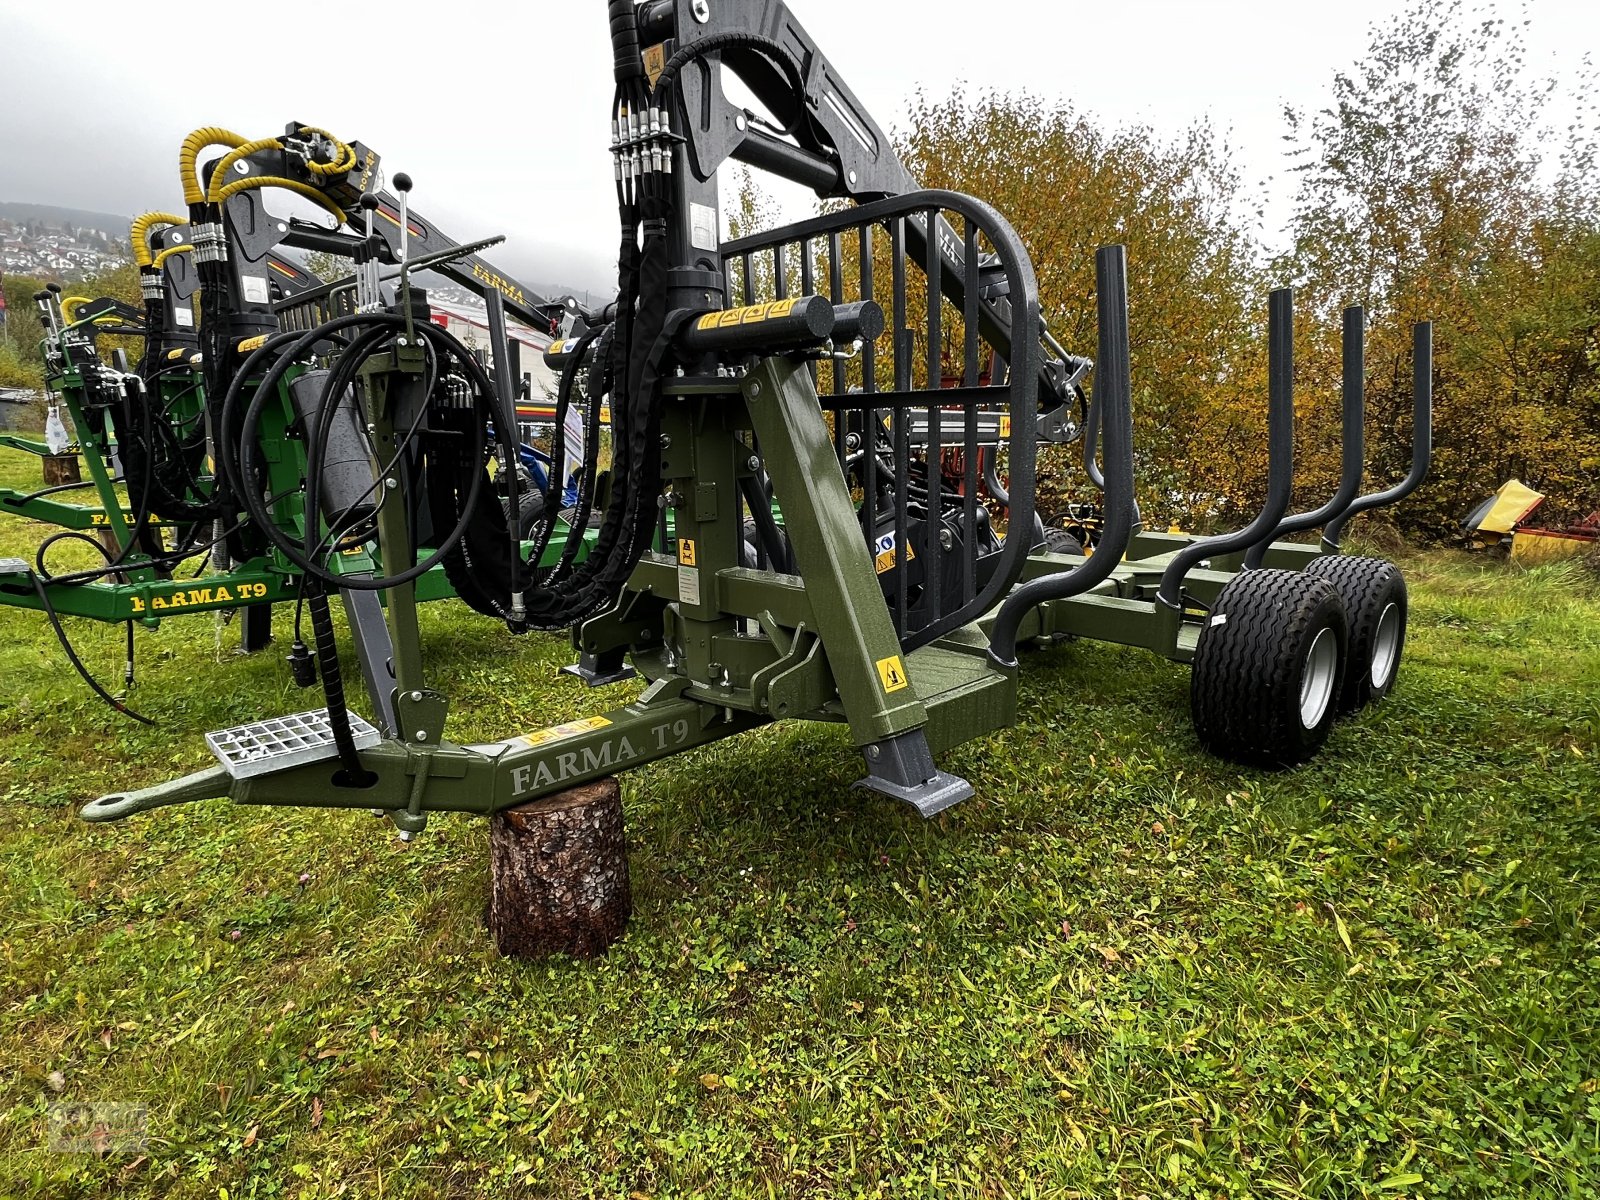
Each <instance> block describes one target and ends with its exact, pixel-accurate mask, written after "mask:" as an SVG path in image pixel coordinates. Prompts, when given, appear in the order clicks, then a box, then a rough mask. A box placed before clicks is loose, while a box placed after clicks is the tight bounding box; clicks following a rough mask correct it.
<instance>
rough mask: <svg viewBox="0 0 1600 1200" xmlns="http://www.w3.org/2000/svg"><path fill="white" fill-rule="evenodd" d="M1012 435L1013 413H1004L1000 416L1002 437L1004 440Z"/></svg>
mask: <svg viewBox="0 0 1600 1200" xmlns="http://www.w3.org/2000/svg"><path fill="white" fill-rule="evenodd" d="M1010 436H1011V414H1010V413H1003V414H1001V417H1000V437H1001V439H1002V440H1004V439H1006V438H1009V437H1010Z"/></svg>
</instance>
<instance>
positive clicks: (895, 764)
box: [855, 729, 972, 817]
mask: <svg viewBox="0 0 1600 1200" xmlns="http://www.w3.org/2000/svg"><path fill="white" fill-rule="evenodd" d="M865 753H866V758H867V766H869V767H870V768H871V769H872V773H871V774H870V775H868V776H867V777H866V778H865V779H862V780H859V781H858V782H857V783H856V785H855V786H856V787H858V788H865V789H867V790H868V791H870V792H877V793H878V794H879V795H882V796H888V797H890V798H891V799H894V800H902V801H904V802H905V803H907V804H909V805H911V807H912V808H914V809H916V810H917V811H918V812H919V813H921V814H922V815H923V816H925V817H931V816H933V815H934V814H935V813H941V812H943V811H944V810H945V809H947V808H949V807H950V806H951V805H952V804H959V803H960V802H961V801H963V800H965V799H967V798H968V797H969V796H971V795H972V785H971V784H970V783H968V782H967V781H966V780H965V779H962V778H960V777H959V776H956V775H947V774H945V772H943V771H941V770H939V768H938V767H936V766H934V765H933V752H932V751H931V750H929V749H928V738H927V735H926V734H925V733H924V731H923V730H921V729H913V730H911V731H910V732H909V733H902V734H899V735H897V736H895V737H891V738H885V739H884V740H883V741H881V742H874V743H873V744H872V745H870V746H868V747H866V750H865Z"/></svg>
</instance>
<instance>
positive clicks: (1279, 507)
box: [1156, 288, 1294, 612]
mask: <svg viewBox="0 0 1600 1200" xmlns="http://www.w3.org/2000/svg"><path fill="white" fill-rule="evenodd" d="M1267 380H1268V384H1267V392H1268V398H1267V501H1266V503H1265V504H1264V505H1263V506H1262V508H1261V511H1260V512H1259V513H1257V514H1256V519H1255V520H1254V521H1251V522H1250V524H1248V525H1246V526H1245V527H1244V528H1243V529H1241V530H1239V531H1237V532H1236V533H1224V534H1221V535H1220V536H1218V537H1211V538H1202V539H1201V540H1199V541H1197V542H1193V543H1191V544H1190V545H1188V546H1186V547H1184V548H1183V549H1182V550H1180V551H1178V553H1176V554H1174V555H1173V556H1172V559H1171V561H1170V562H1168V564H1167V569H1166V570H1165V571H1164V572H1162V575H1161V588H1160V590H1159V591H1158V592H1157V593H1156V599H1157V600H1158V601H1159V602H1160V603H1162V604H1164V605H1166V606H1167V608H1169V609H1171V610H1172V611H1173V612H1181V611H1182V609H1183V580H1184V576H1186V575H1188V573H1189V572H1190V571H1191V570H1193V569H1194V567H1195V566H1196V564H1198V563H1199V562H1200V561H1201V560H1203V559H1207V558H1212V557H1214V556H1216V555H1219V554H1233V553H1236V552H1238V551H1240V550H1243V549H1245V548H1246V547H1247V546H1252V545H1254V544H1255V543H1256V542H1258V541H1260V540H1261V539H1262V538H1263V537H1266V536H1268V535H1269V534H1271V532H1272V531H1273V530H1274V529H1276V528H1277V527H1278V522H1279V521H1281V520H1283V514H1284V513H1285V512H1287V511H1288V510H1289V493H1290V491H1291V490H1292V489H1293V486H1294V289H1293V288H1280V289H1278V290H1277V291H1275V292H1273V293H1272V296H1271V299H1270V300H1269V301H1268V303H1267Z"/></svg>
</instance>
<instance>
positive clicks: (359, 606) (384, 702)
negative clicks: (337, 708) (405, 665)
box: [339, 588, 400, 737]
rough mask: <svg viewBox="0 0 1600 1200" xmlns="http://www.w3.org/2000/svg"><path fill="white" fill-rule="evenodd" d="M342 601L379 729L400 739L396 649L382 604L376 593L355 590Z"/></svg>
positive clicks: (345, 591) (343, 594)
mask: <svg viewBox="0 0 1600 1200" xmlns="http://www.w3.org/2000/svg"><path fill="white" fill-rule="evenodd" d="M339 599H340V600H342V601H344V614H345V617H346V619H348V620H349V622H350V636H351V637H352V638H353V639H354V640H355V644H356V661H357V662H358V663H360V664H361V678H362V681H363V682H365V683H366V685H367V695H368V696H369V697H370V698H371V700H372V711H373V713H374V714H375V715H376V716H377V718H378V722H377V723H378V726H379V728H381V729H382V730H383V732H384V735H385V736H386V737H399V736H400V725H399V723H398V721H397V720H396V718H395V711H394V686H395V683H394V649H393V647H392V646H391V644H390V642H389V626H388V625H387V624H386V623H385V621H384V616H383V600H382V598H381V597H380V596H379V594H378V593H377V592H370V591H357V590H355V589H353V588H345V589H343V590H342V591H340V593H339Z"/></svg>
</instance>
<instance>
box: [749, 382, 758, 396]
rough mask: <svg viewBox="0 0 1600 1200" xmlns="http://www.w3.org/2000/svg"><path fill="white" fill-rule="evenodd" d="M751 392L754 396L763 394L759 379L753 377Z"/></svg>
mask: <svg viewBox="0 0 1600 1200" xmlns="http://www.w3.org/2000/svg"><path fill="white" fill-rule="evenodd" d="M750 394H751V395H752V396H759V395H761V381H760V380H759V379H752V380H751V381H750Z"/></svg>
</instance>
